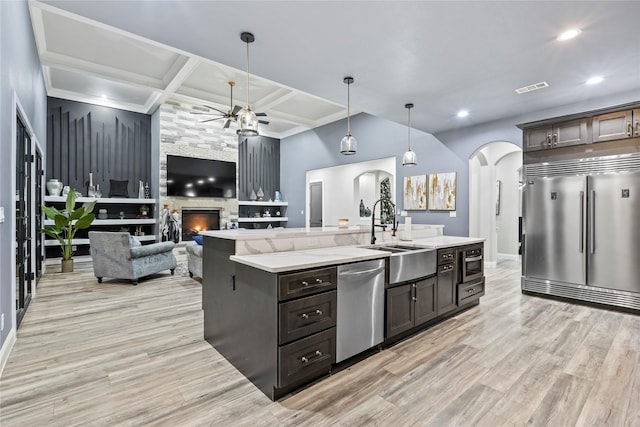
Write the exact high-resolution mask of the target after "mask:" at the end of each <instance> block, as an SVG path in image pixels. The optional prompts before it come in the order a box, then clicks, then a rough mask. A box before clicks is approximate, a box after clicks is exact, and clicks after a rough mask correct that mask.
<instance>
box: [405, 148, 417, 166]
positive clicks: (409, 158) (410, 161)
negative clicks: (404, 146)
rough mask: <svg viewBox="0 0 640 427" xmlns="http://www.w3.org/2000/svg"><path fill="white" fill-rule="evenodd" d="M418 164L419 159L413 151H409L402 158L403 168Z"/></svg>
mask: <svg viewBox="0 0 640 427" xmlns="http://www.w3.org/2000/svg"><path fill="white" fill-rule="evenodd" d="M417 162H418V158H417V157H416V153H414V152H413V151H411V150H408V151H407V152H405V153H404V156H402V166H415V165H416V164H417Z"/></svg>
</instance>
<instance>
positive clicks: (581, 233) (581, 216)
mask: <svg viewBox="0 0 640 427" xmlns="http://www.w3.org/2000/svg"><path fill="white" fill-rule="evenodd" d="M579 248H580V253H583V252H584V191H581V192H580V243H579Z"/></svg>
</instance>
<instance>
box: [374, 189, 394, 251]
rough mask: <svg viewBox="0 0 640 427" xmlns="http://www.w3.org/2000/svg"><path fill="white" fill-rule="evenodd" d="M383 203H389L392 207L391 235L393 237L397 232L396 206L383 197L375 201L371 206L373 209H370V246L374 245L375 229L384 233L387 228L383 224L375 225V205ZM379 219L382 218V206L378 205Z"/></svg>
mask: <svg viewBox="0 0 640 427" xmlns="http://www.w3.org/2000/svg"><path fill="white" fill-rule="evenodd" d="M383 201H384V202H387V203H390V204H391V206H393V223H392V227H391V231H392V233H391V235H392V236H393V237H395V236H396V231H397V230H398V223H397V222H396V205H395V204H393V202H392V201H391V200H390V199H387V198H384V197H383V198H380V199H378V200H376V202H375V203H374V204H373V209H371V244H372V245H375V244H376V227H380V228H382V231H385V230H386V229H387V226H386V225H384V224H376V205H377V204H378V203H381V202H383ZM380 218H382V204H380Z"/></svg>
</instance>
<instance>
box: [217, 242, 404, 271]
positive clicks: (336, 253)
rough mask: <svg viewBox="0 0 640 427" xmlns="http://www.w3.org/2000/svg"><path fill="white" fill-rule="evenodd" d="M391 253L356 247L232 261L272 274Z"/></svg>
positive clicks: (258, 255) (258, 256)
mask: <svg viewBox="0 0 640 427" xmlns="http://www.w3.org/2000/svg"><path fill="white" fill-rule="evenodd" d="M389 255H391V253H390V252H385V251H379V250H375V249H366V248H361V247H356V246H335V247H332V248H320V249H308V250H303V251H291V252H272V253H266V254H255V255H232V256H231V257H230V259H231V260H232V261H235V262H238V263H240V264H245V265H248V266H250V267H255V268H259V269H260V270H264V271H268V272H270V273H281V272H284V271H293V270H302V269H305V268H314V267H324V266H328V265H336V264H345V263H349V262H356V261H366V260H370V259H379V258H384V257H388V256H389Z"/></svg>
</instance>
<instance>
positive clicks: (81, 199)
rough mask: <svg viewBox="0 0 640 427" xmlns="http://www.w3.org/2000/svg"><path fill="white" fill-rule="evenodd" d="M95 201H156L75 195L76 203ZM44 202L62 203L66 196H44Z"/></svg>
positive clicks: (139, 202)
mask: <svg viewBox="0 0 640 427" xmlns="http://www.w3.org/2000/svg"><path fill="white" fill-rule="evenodd" d="M94 200H95V201H97V204H102V203H117V204H120V205H123V204H131V205H146V204H148V205H154V204H155V203H156V199H129V198H128V197H101V198H99V199H96V198H95V197H77V198H76V203H91V202H93V201H94ZM44 201H45V202H52V203H54V202H56V203H57V202H60V203H64V202H66V201H67V198H66V196H65V197H63V196H45V197H44Z"/></svg>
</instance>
